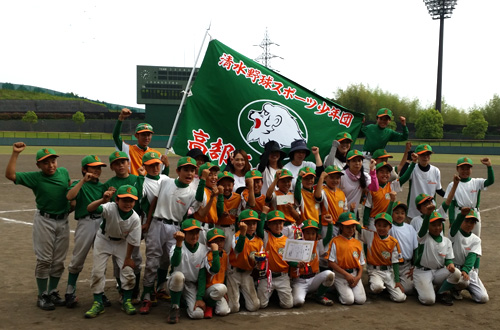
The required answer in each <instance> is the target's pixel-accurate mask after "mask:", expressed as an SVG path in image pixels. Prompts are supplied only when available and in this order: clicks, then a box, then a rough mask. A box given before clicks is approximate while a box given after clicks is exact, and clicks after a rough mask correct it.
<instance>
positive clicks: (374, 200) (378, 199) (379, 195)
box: [366, 179, 403, 218]
mask: <svg viewBox="0 0 500 330" xmlns="http://www.w3.org/2000/svg"><path fill="white" fill-rule="evenodd" d="M391 191H395V192H397V193H398V192H401V191H403V188H402V187H401V184H400V183H399V179H398V180H394V181H392V182H391V183H390V184H389V183H388V184H386V185H385V186H384V187H379V188H378V190H377V191H370V194H369V195H368V198H367V200H366V206H367V207H371V211H370V218H373V217H375V216H376V215H377V214H379V213H382V212H387V207H388V206H389V203H390V202H391V195H389V193H390V192H391Z"/></svg>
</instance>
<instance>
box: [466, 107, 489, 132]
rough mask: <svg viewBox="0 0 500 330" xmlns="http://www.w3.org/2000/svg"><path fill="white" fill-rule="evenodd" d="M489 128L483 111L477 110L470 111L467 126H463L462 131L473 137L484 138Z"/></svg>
mask: <svg viewBox="0 0 500 330" xmlns="http://www.w3.org/2000/svg"><path fill="white" fill-rule="evenodd" d="M487 130H488V122H487V121H486V120H485V119H484V116H483V114H482V112H481V111H479V110H476V111H472V112H471V113H469V117H468V119H467V126H465V127H464V128H463V130H462V133H463V134H464V135H466V136H470V137H471V138H473V139H484V136H485V135H486V131H487Z"/></svg>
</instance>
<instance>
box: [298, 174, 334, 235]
mask: <svg viewBox="0 0 500 330" xmlns="http://www.w3.org/2000/svg"><path fill="white" fill-rule="evenodd" d="M321 174H322V175H321V176H320V178H319V180H318V184H317V185H316V187H314V180H315V178H316V171H315V170H314V169H313V168H311V167H303V168H301V169H300V171H299V177H298V178H297V182H296V184H295V192H294V195H295V200H296V201H297V204H298V205H299V207H300V221H299V223H298V225H300V224H301V223H302V222H303V221H305V220H307V219H312V220H314V221H317V222H318V223H319V207H320V206H319V204H320V203H322V202H323V200H324V198H323V181H324V179H325V177H326V173H325V174H323V173H321Z"/></svg>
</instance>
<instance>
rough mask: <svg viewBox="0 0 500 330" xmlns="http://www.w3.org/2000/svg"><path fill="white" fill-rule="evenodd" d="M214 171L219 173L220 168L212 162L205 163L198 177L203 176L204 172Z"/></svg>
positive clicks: (201, 166)
mask: <svg viewBox="0 0 500 330" xmlns="http://www.w3.org/2000/svg"><path fill="white" fill-rule="evenodd" d="M212 169H214V170H216V171H217V172H218V171H220V167H219V166H217V165H216V164H214V163H210V162H206V163H203V164H202V165H200V169H199V170H198V176H201V174H202V173H203V170H209V171H211V170H212Z"/></svg>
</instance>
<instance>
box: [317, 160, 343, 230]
mask: <svg viewBox="0 0 500 330" xmlns="http://www.w3.org/2000/svg"><path fill="white" fill-rule="evenodd" d="M323 173H325V175H326V176H325V179H324V182H325V185H324V187H323V192H324V195H325V198H324V199H323V203H321V228H322V229H321V235H322V236H323V237H325V236H326V231H327V229H328V225H329V224H328V222H327V221H325V219H324V216H323V215H326V214H330V215H331V216H332V218H333V224H334V225H335V223H336V221H337V219H338V218H339V216H340V215H341V214H342V213H344V212H347V211H348V206H347V199H346V197H345V194H344V192H343V191H342V190H341V189H340V180H341V178H342V176H343V175H344V173H342V169H341V168H340V167H337V166H335V165H331V166H328V167H327V168H325V171H324V172H323ZM323 173H321V174H322V175H323ZM338 233H339V232H338V227H337V226H333V234H332V235H333V237H335V236H337V235H338Z"/></svg>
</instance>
